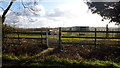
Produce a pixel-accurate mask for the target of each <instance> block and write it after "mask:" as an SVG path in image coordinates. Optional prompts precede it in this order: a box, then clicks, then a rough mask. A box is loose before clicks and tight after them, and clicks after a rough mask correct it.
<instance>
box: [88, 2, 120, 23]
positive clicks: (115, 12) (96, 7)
mask: <svg viewBox="0 0 120 68" xmlns="http://www.w3.org/2000/svg"><path fill="white" fill-rule="evenodd" d="M86 4H87V5H88V7H89V9H90V10H91V11H92V13H93V14H94V13H97V14H99V15H100V16H102V17H103V19H102V21H104V20H106V19H108V20H110V22H109V23H111V22H116V24H117V25H119V24H120V2H90V1H89V2H88V1H87V2H86Z"/></svg>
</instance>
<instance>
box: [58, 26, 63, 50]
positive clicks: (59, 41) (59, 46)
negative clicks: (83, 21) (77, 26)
mask: <svg viewBox="0 0 120 68" xmlns="http://www.w3.org/2000/svg"><path fill="white" fill-rule="evenodd" d="M61 35H62V34H61V27H59V40H58V43H59V44H58V48H59V49H60V50H61V49H62V40H61V38H62V36H61Z"/></svg>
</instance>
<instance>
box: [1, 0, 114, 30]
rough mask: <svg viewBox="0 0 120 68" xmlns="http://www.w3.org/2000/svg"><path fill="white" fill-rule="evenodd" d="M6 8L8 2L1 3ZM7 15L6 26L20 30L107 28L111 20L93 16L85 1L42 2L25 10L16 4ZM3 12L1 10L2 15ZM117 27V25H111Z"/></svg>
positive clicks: (51, 0)
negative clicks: (75, 27) (74, 27)
mask: <svg viewBox="0 0 120 68" xmlns="http://www.w3.org/2000/svg"><path fill="white" fill-rule="evenodd" d="M1 5H2V6H3V8H6V6H7V5H8V2H4V3H1ZM11 9H12V10H13V11H11V10H10V11H9V13H8V14H7V15H6V20H5V24H7V25H10V26H13V27H18V28H41V27H51V28H54V27H71V26H90V27H105V26H106V24H108V22H109V20H106V21H101V20H102V17H101V16H99V15H98V14H92V13H91V11H90V10H89V9H88V7H87V5H86V4H85V3H84V1H83V0H49V1H48V0H41V1H40V2H38V3H37V5H32V6H30V10H28V9H27V8H26V9H24V8H23V6H22V4H21V3H20V2H15V3H14V4H13V6H12V8H11ZM1 14H2V10H0V15H1ZM109 27H115V23H111V24H109Z"/></svg>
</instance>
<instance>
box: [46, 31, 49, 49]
mask: <svg viewBox="0 0 120 68" xmlns="http://www.w3.org/2000/svg"><path fill="white" fill-rule="evenodd" d="M48 32H49V30H48V29H47V30H46V41H47V47H48V48H49V44H48V43H49V42H48Z"/></svg>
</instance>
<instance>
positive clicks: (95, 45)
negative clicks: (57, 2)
mask: <svg viewBox="0 0 120 68" xmlns="http://www.w3.org/2000/svg"><path fill="white" fill-rule="evenodd" d="M96 30H97V29H96V28H95V42H94V44H95V46H96V45H97V44H96V36H97V33H96Z"/></svg>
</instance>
